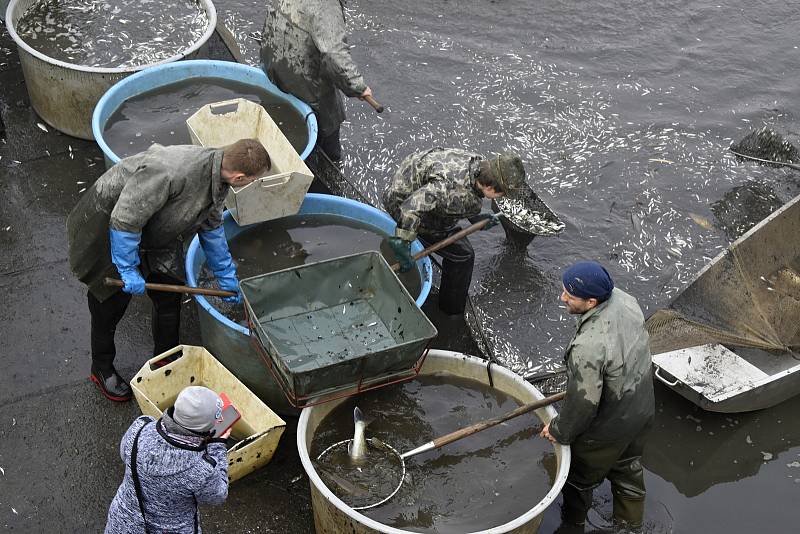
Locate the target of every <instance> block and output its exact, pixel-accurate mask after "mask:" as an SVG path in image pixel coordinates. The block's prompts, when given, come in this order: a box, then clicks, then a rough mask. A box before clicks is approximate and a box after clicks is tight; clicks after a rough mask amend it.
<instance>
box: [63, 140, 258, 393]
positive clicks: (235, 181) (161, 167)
mask: <svg viewBox="0 0 800 534" xmlns="http://www.w3.org/2000/svg"><path fill="white" fill-rule="evenodd" d="M270 166H271V163H270V158H269V155H268V154H267V151H266V149H265V148H264V147H263V146H262V145H261V143H260V142H259V141H257V140H255V139H241V140H239V141H236V142H235V143H233V144H232V145H228V146H226V147H224V148H203V147H197V146H168V147H164V146H160V145H153V146H151V147H150V148H149V149H148V150H146V151H145V152H142V153H140V154H137V155H134V156H131V157H128V158H125V159H123V160H122V161H120V162H119V163H117V164H116V165H114V166H113V167H112V168H110V169H109V170H108V171H106V172H105V173H104V174H103V175H102V176H101V177H100V178H98V179H97V181H96V182H95V183H94V184H93V185H92V186H91V187H90V188H89V189H88V190H87V191H86V193H85V194H84V195H83V196H82V197H81V199H80V200H79V201H78V204H77V205H76V206H75V208H74V209H73V210H72V213H70V215H69V217H68V218H67V235H68V239H69V261H70V267H71V269H72V272H73V273H74V274H75V276H76V277H78V279H79V280H80V281H81V282H83V283H84V284H86V285H87V286H88V289H89V290H88V303H89V312H90V315H91V321H92V322H91V350H92V370H91V376H90V378H91V380H92V381H93V382H94V383H95V384H97V386H98V387H99V388H100V391H101V392H102V393H103V395H105V396H106V397H107V398H108V399H110V400H114V401H127V400H129V399H130V398H131V389H130V386H128V384H127V383H126V382H125V380H123V379H122V377H121V376H120V375H119V373H117V371H116V369H115V368H114V358H115V356H116V347H115V345H114V334H115V332H116V328H117V324H118V323H119V321H120V320H121V319H122V316H123V315H124V313H125V310H126V309H127V307H128V303H129V302H130V299H131V295H141V294H143V293H144V292H145V281H147V282H152V283H164V284H184V283H185V282H184V275H185V273H184V269H183V264H184V261H183V257H184V245H185V244H187V243H188V242H189V241H191V239H192V237H194V235H195V234H198V235H199V237H200V243H201V245H202V247H203V250H204V251H205V253H206V257H207V258H208V266H209V268H210V269H211V270H212V271H213V272H214V274H215V276H216V277H217V282H218V284H219V286H220V288H221V289H225V290H229V291H236V292H237V296H235V297H228V300H231V301H234V302H239V295H238V291H239V289H238V283H237V279H236V267H235V265H234V263H233V260H232V258H231V255H230V252H229V251H228V244H227V241H226V240H225V232H224V230H223V228H222V211H223V209H224V208H223V202H224V200H225V197H226V196H227V194H228V191H229V189H230V187H231V186H235V187H242V186H245V185H247V184H249V183H251V182H252V181H253V180H255V179H256V178H258V177H260V176H264V174H265V173H266V172H267V171H268V170H269V169H270ZM106 277H112V278H122V281H123V282H124V287H123V288H122V289H121V290H120V289H119V288H115V287H107V286H105V285H104V283H103V280H104V278H106ZM147 295H148V297H149V298H150V300H151V301H152V303H153V308H152V328H153V343H154V348H153V355H158V354H161V353H162V352H165V351H167V350H169V349H171V348H172V347H174V346H176V345H178V344H179V341H178V339H179V338H178V334H179V331H180V308H181V298H182V297H181V295H180V294H179V293H165V292H160V291H150V290H148V291H147Z"/></svg>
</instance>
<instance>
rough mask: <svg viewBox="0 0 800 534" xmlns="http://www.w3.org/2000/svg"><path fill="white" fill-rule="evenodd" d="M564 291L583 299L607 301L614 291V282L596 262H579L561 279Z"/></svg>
mask: <svg viewBox="0 0 800 534" xmlns="http://www.w3.org/2000/svg"><path fill="white" fill-rule="evenodd" d="M561 280H562V282H564V289H566V290H567V293H569V294H570V295H572V296H575V297H578V298H582V299H597V300H598V301H599V302H603V301H604V300H607V299H608V297H610V296H611V291H612V290H613V289H614V281H613V280H612V279H611V276H610V275H609V274H608V271H606V270H605V268H604V267H603V266H602V265H600V264H599V263H597V262H596V261H579V262H578V263H575V264H573V265H572V266H570V267H568V268H567V270H566V271H564V274H563V276H562V277H561Z"/></svg>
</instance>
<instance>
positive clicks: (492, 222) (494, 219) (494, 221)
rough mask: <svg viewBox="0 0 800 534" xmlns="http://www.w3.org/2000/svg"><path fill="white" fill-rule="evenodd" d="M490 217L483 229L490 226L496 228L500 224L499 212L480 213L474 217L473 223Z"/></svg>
mask: <svg viewBox="0 0 800 534" xmlns="http://www.w3.org/2000/svg"><path fill="white" fill-rule="evenodd" d="M486 219H489V222H488V223H486V226H484V227H483V228H481V230H488V229H489V228H494V227H495V226H497V225H498V224H500V214H499V213H479V214H478V215H476V216H475V217H473V218H472V219H470V220H471V221H472V224H475V223H479V222H481V221H483V220H486Z"/></svg>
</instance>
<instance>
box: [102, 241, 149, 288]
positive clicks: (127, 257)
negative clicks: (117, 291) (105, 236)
mask: <svg viewBox="0 0 800 534" xmlns="http://www.w3.org/2000/svg"><path fill="white" fill-rule="evenodd" d="M109 238H110V239H111V261H113V262H114V265H116V266H117V271H119V275H120V276H121V277H122V281H123V282H125V285H124V286H123V288H122V290H123V291H124V292H125V293H130V294H131V295H142V294H144V278H142V273H141V272H139V242H140V241H141V240H142V234H141V232H139V233H133V232H123V231H122V230H113V229H112V230H109Z"/></svg>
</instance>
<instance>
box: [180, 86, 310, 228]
mask: <svg viewBox="0 0 800 534" xmlns="http://www.w3.org/2000/svg"><path fill="white" fill-rule="evenodd" d="M186 126H187V127H188V128H189V135H190V136H191V138H192V142H193V143H194V144H196V145H200V146H208V147H222V146H225V145H229V144H231V143H234V142H236V141H238V140H239V139H245V138H255V139H258V140H259V141H261V143H262V144H263V145H264V147H265V148H266V149H267V152H269V156H270V159H271V160H272V169H271V170H270V172H269V173H268V174H267V175H266V176H264V177H262V178H260V179H258V180H256V181H254V182H253V183H251V184H249V185H246V186H244V187H239V188H231V192H230V193H229V194H228V198H227V199H226V200H225V206H226V207H227V208H228V209H229V210H230V211H231V215H233V218H234V220H235V221H236V222H237V224H239V226H246V225H248V224H254V223H259V222H263V221H269V220H272V219H277V218H280V217H286V216H287V215H294V214H296V213H297V212H298V211H299V210H300V205H301V204H302V203H303V198H304V197H305V195H306V193H307V192H308V188H309V187H311V182H312V181H313V179H314V175H313V174H312V172H311V171H310V170H309V169H308V167H307V166H306V164H305V163H304V162H303V160H302V159H301V158H300V155H299V154H298V153H297V152H296V151H295V149H294V147H292V144H291V143H290V142H289V141H288V139H286V136H284V135H283V132H281V130H280V128H278V125H277V124H275V121H273V120H272V117H270V116H269V113H267V110H265V109H264V108H263V107H261V106H259V105H258V104H256V103H255V102H251V101H249V100H245V99H244V98H236V99H233V100H225V101H223V102H214V103H213V104H207V105H205V106H203V107H202V108H200V109H199V110H198V111H197V112H196V113H195V114H194V115H192V116H191V117H189V119H187V121H186Z"/></svg>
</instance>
